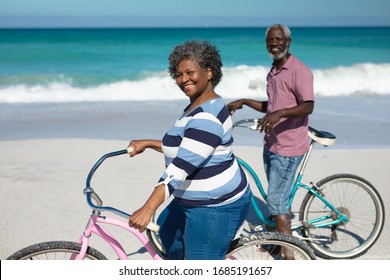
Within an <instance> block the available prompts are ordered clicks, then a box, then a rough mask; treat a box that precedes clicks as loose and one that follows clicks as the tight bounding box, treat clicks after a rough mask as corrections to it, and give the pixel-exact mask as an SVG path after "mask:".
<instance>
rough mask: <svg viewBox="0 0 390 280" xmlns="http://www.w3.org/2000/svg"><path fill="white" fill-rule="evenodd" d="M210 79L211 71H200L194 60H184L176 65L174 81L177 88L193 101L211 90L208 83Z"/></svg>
mask: <svg viewBox="0 0 390 280" xmlns="http://www.w3.org/2000/svg"><path fill="white" fill-rule="evenodd" d="M211 77H212V73H211V70H209V69H208V70H205V69H202V68H201V67H200V66H199V64H198V62H196V61H195V60H192V59H186V60H182V61H181V62H180V63H179V64H178V66H177V71H176V75H175V80H176V84H177V85H178V86H179V88H180V89H181V90H182V91H183V92H184V93H185V94H186V95H187V96H188V97H189V98H190V100H191V101H194V100H196V99H197V98H198V97H199V96H201V95H202V94H203V93H204V92H207V91H209V90H211V89H212V88H211V83H210V82H209V81H210V79H211Z"/></svg>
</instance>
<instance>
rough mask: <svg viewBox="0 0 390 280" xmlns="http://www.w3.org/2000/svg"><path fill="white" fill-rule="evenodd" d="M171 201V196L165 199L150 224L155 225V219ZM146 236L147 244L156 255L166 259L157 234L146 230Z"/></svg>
mask: <svg viewBox="0 0 390 280" xmlns="http://www.w3.org/2000/svg"><path fill="white" fill-rule="evenodd" d="M172 200H173V196H170V197H169V198H168V199H166V200H165V201H164V202H163V203H162V204H161V205H160V206H159V207H158V208H157V209H156V211H155V212H154V214H153V216H152V219H151V222H153V223H155V224H158V223H157V218H158V216H159V215H160V214H161V212H162V211H163V210H164V209H165V207H167V206H168V204H169V203H171V201H172ZM146 235H147V236H148V239H149V242H150V243H151V245H152V246H153V248H154V250H155V251H156V252H157V254H158V255H159V256H160V257H162V258H163V259H164V258H166V253H165V249H164V247H163V245H162V244H161V241H160V237H159V234H158V232H155V231H151V230H149V229H146Z"/></svg>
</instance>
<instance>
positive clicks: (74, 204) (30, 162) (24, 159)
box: [0, 139, 390, 260]
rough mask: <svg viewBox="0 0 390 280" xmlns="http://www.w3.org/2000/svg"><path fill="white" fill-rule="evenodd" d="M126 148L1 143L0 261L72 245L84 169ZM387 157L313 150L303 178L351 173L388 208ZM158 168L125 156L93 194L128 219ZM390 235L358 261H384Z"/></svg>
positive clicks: (85, 211) (67, 142) (250, 157)
mask: <svg viewBox="0 0 390 280" xmlns="http://www.w3.org/2000/svg"><path fill="white" fill-rule="evenodd" d="M126 146H127V141H119V140H93V139H35V140H17V141H1V142H0V154H1V155H2V156H1V157H0V166H1V168H0V211H1V213H2V219H0V259H5V258H7V257H8V256H9V255H10V254H12V253H13V252H15V251H17V250H18V249H20V248H22V247H25V246H27V245H30V244H33V243H38V242H42V241H49V240H69V241H74V240H76V239H77V238H78V236H79V235H80V234H81V233H82V231H83V229H84V227H85V224H86V222H87V219H88V216H89V213H90V211H91V209H90V208H89V207H88V205H87V203H86V201H85V198H84V196H83V192H82V191H83V188H84V186H85V179H86V176H87V174H88V172H89V170H90V168H91V167H92V166H93V164H94V163H95V162H96V161H97V160H98V159H99V158H100V157H101V156H102V155H103V154H105V153H108V152H112V151H116V150H121V149H124V148H126ZM235 152H236V154H237V155H239V156H240V157H242V158H245V159H246V160H247V161H248V162H249V163H250V164H253V166H254V167H255V169H256V171H259V172H260V174H261V173H262V167H261V166H260V160H259V158H260V156H261V147H245V146H239V147H235ZM389 158H390V150H389V149H360V150H350V149H349V150H340V149H338V150H335V149H332V148H328V149H318V150H314V152H313V155H312V158H311V160H310V163H309V166H308V169H307V171H306V174H305V177H304V179H305V181H307V182H309V181H314V182H316V181H318V180H319V179H321V178H323V177H326V176H328V175H331V174H334V173H353V174H357V175H360V176H362V177H364V178H366V179H367V180H368V181H370V182H371V183H372V184H373V185H374V186H375V187H376V188H377V189H378V190H379V192H380V194H381V196H382V199H383V201H384V204H385V206H388V205H389V203H390V192H389V191H388V190H387V187H388V182H389V179H390V175H389V170H390V162H389ZM162 167H163V158H162V156H161V155H160V154H158V153H157V152H154V151H146V152H145V153H143V154H142V155H139V156H137V157H134V158H131V159H130V158H129V157H128V156H126V155H123V156H118V157H115V158H110V159H108V160H107V161H106V162H105V163H104V164H103V165H102V166H101V167H100V168H99V169H98V172H97V173H96V175H95V177H94V179H93V180H92V187H93V188H94V189H95V191H96V192H97V193H98V194H99V196H100V197H101V198H102V199H103V201H104V202H105V204H106V205H110V206H114V207H117V208H119V209H121V210H124V211H126V212H128V213H131V212H132V211H134V210H135V209H137V208H138V207H139V206H140V205H141V204H142V203H143V201H144V200H145V199H146V198H147V196H148V195H149V193H150V191H151V190H152V188H153V186H154V185H155V183H156V180H157V179H158V178H159V176H160V175H161V172H162ZM261 179H262V180H264V177H262V176H261ZM113 232H114V233H115V232H116V230H115V229H114V230H113ZM118 235H119V237H120V240H121V241H122V242H123V244H126V246H127V247H126V249H127V250H128V253H129V258H131V259H139V260H144V259H145V260H146V259H150V257H149V256H148V254H147V253H146V252H145V251H144V250H143V248H141V246H140V243H139V242H138V241H137V240H135V239H134V238H133V237H132V236H130V235H129V234H128V233H124V232H119V231H118ZM389 236H390V225H389V223H388V218H387V220H386V223H385V227H384V230H383V232H382V235H381V237H380V239H379V240H378V241H377V243H376V244H375V245H374V247H373V248H371V249H370V250H369V251H368V252H367V253H366V254H365V255H364V256H362V257H360V259H374V260H375V259H378V260H379V259H382V260H383V259H390V250H389V248H390V239H389ZM91 245H92V246H93V247H95V248H96V249H98V250H99V251H101V252H102V253H104V254H106V256H107V257H113V255H111V254H112V252H111V250H110V249H109V248H107V247H106V245H105V244H102V243H101V242H99V241H98V240H96V239H93V240H92V243H91Z"/></svg>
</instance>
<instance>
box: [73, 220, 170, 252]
mask: <svg viewBox="0 0 390 280" xmlns="http://www.w3.org/2000/svg"><path fill="white" fill-rule="evenodd" d="M99 224H108V225H114V226H117V227H120V228H122V229H125V230H127V231H128V232H130V233H131V234H133V235H134V236H135V237H137V238H138V240H139V241H140V242H141V243H142V245H143V246H144V247H145V248H146V250H147V251H148V253H149V254H150V256H151V257H152V258H153V259H154V260H162V258H161V257H160V256H159V255H158V254H157V252H156V251H155V250H154V248H153V246H152V245H151V244H150V241H149V239H148V238H147V237H146V236H145V235H144V234H142V233H141V232H140V231H139V230H137V229H134V228H132V227H130V226H129V225H128V224H127V223H125V222H123V221H120V220H117V219H114V218H110V217H105V216H100V215H97V214H95V213H92V215H91V217H90V218H89V221H88V224H87V226H86V229H85V231H84V232H83V234H82V235H81V236H80V237H79V239H78V240H77V242H78V243H79V244H81V251H80V253H79V254H77V255H76V254H73V255H72V256H71V259H76V260H78V259H83V258H84V257H85V254H86V252H87V249H88V246H89V238H90V237H91V236H92V235H93V234H96V235H97V236H99V237H100V238H102V239H103V240H104V241H106V242H107V243H108V244H109V245H110V246H111V248H112V249H113V250H114V251H115V253H116V254H117V256H118V259H120V260H128V257H127V254H126V252H125V250H124V248H123V247H122V245H121V244H120V243H119V241H118V240H117V239H116V238H115V237H114V236H113V235H112V234H111V233H110V232H109V231H107V230H106V229H104V228H102V227H101V226H100V225H99Z"/></svg>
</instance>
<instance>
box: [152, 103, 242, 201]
mask: <svg viewBox="0 0 390 280" xmlns="http://www.w3.org/2000/svg"><path fill="white" fill-rule="evenodd" d="M232 143H233V138H232V119H231V118H230V115H229V112H228V110H227V109H226V107H225V104H224V102H223V100H222V99H221V98H216V99H212V100H209V101H207V102H205V103H204V104H202V105H201V106H199V107H197V108H196V109H194V110H193V111H192V112H190V113H189V114H188V115H183V116H181V117H180V118H179V119H178V120H177V121H176V123H175V125H174V126H173V127H172V128H171V129H169V130H168V132H167V133H166V135H165V136H164V138H163V140H162V148H163V153H164V156H165V163H166V170H165V172H164V174H163V175H162V177H161V179H160V181H159V183H161V182H164V183H165V185H166V186H168V188H167V189H168V192H169V194H173V195H174V196H175V197H176V198H177V199H179V201H180V202H181V203H182V204H185V205H198V206H199V205H204V206H206V205H215V204H226V203H229V202H232V201H234V200H236V199H238V198H239V197H240V196H241V194H243V192H244V191H245V190H246V187H247V180H246V177H245V174H244V172H243V171H242V170H241V168H240V167H239V165H238V163H237V161H236V159H235V157H234V155H233V153H232V150H231V144H232Z"/></svg>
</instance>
